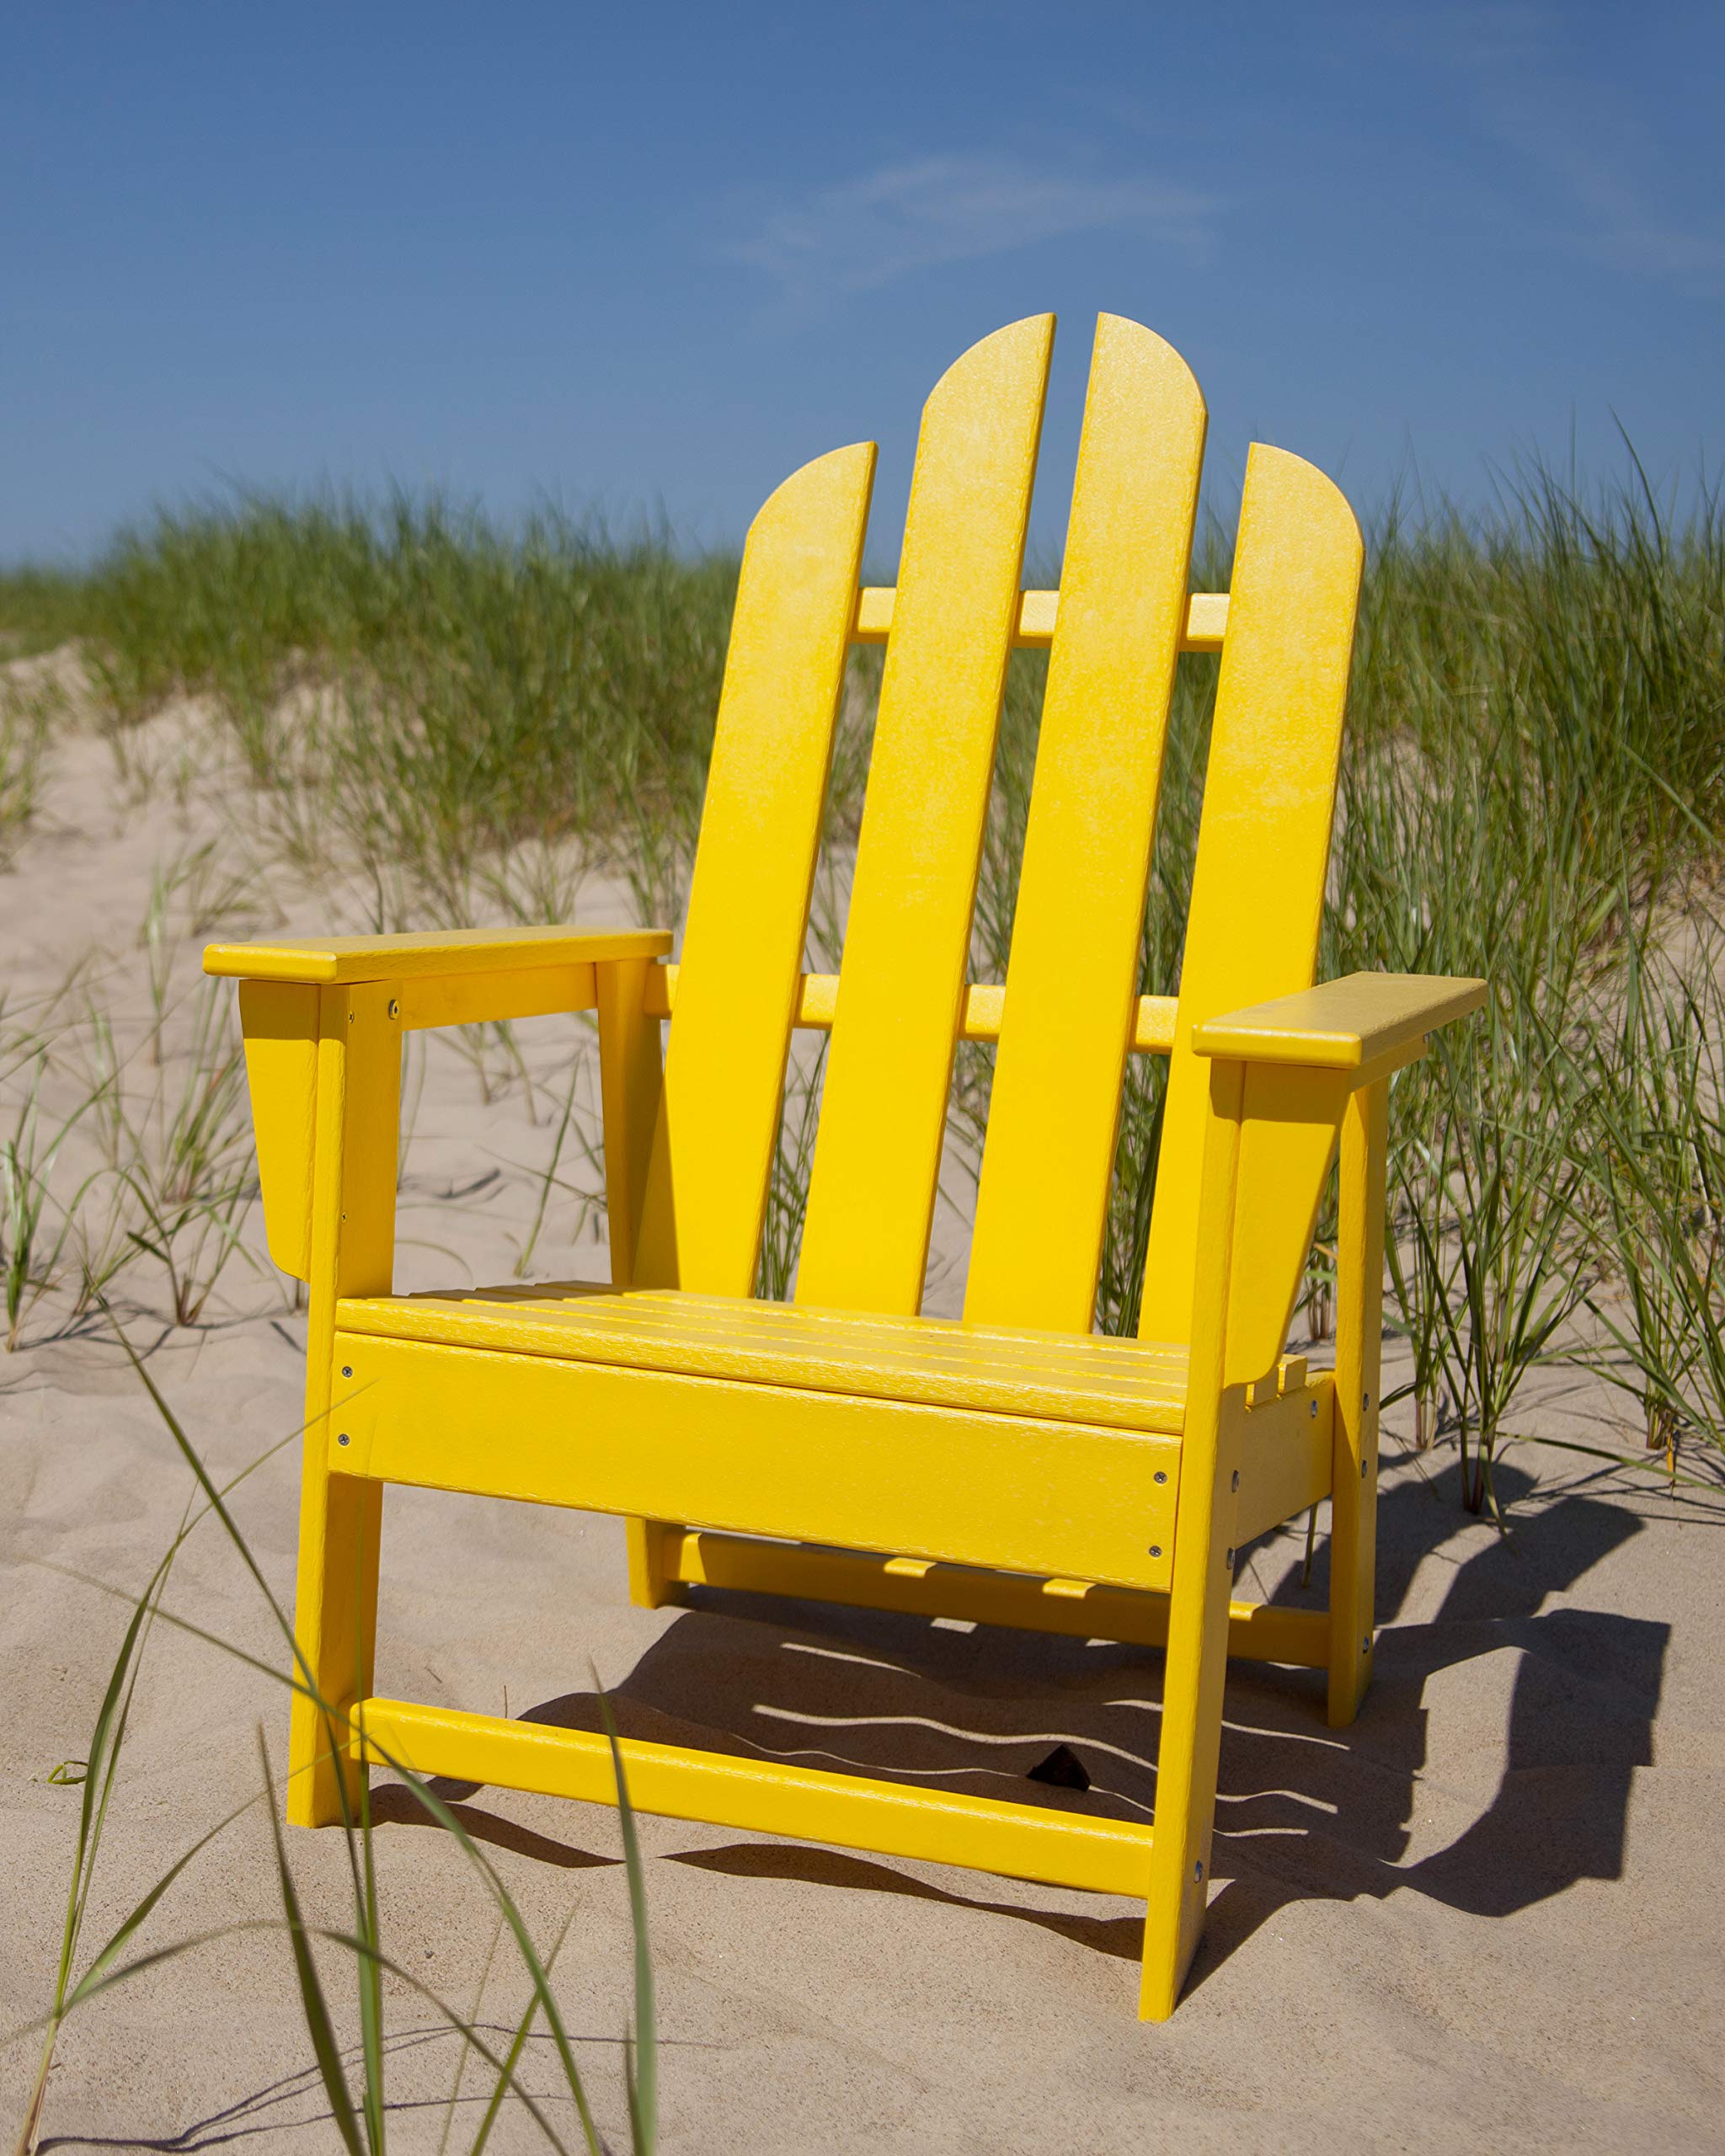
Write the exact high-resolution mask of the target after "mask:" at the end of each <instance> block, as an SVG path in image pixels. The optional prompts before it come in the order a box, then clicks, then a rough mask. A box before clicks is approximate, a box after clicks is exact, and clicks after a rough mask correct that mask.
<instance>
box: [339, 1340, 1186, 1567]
mask: <svg viewBox="0 0 1725 2156" xmlns="http://www.w3.org/2000/svg"><path fill="white" fill-rule="evenodd" d="M335 1360H336V1367H337V1369H351V1370H352V1372H353V1376H352V1377H351V1379H342V1378H339V1377H338V1379H337V1380H336V1388H337V1389H336V1392H335V1396H334V1397H335V1410H336V1412H335V1414H334V1422H335V1423H336V1425H337V1427H336V1428H335V1430H334V1432H332V1433H331V1438H330V1443H329V1448H328V1460H329V1463H330V1465H332V1466H333V1467H339V1469H340V1470H341V1471H342V1472H343V1473H344V1474H352V1475H359V1476H370V1477H371V1478H373V1479H375V1480H377V1481H388V1482H407V1483H413V1484H416V1485H418V1486H421V1487H424V1488H429V1489H438V1490H466V1491H470V1492H473V1494H474V1495H475V1496H478V1497H515V1498H519V1499H521V1500H523V1501H525V1502H529V1503H534V1504H553V1505H568V1506H573V1507H575V1508H579V1509H580V1510H582V1511H589V1512H606V1513H634V1514H637V1515H638V1516H639V1517H641V1518H647V1519H684V1520H686V1521H687V1522H688V1523H689V1524H691V1525H692V1526H697V1527H722V1528H729V1529H733V1530H734V1531H735V1532H738V1533H740V1534H774V1535H781V1536H783V1537H785V1538H786V1539H787V1540H795V1541H801V1542H830V1543H834V1544H836V1545H849V1546H851V1547H853V1548H863V1549H870V1550H882V1549H889V1550H904V1551H905V1552H906V1553H907V1554H908V1555H911V1556H925V1557H942V1558H946V1559H948V1560H949V1561H953V1562H954V1563H958V1564H974V1565H999V1566H1003V1567H1004V1568H1005V1569H1006V1570H1007V1571H1009V1572H1061V1573H1071V1574H1072V1575H1074V1576H1075V1577H1080V1578H1083V1579H1094V1580H1100V1581H1105V1582H1110V1583H1112V1584H1114V1585H1116V1586H1121V1587H1150V1588H1163V1587H1166V1586H1167V1577H1168V1556H1167V1552H1168V1550H1169V1549H1170V1548H1171V1546H1172V1529H1173V1500H1174V1497H1175V1495H1176V1493H1177V1491H1178V1484H1179V1473H1180V1445H1179V1443H1178V1439H1176V1438H1168V1437H1157V1436H1152V1435H1149V1434H1144V1433H1138V1432H1135V1431H1127V1430H1121V1429H1118V1428H1102V1427H1097V1426H1093V1425H1091V1424H1087V1423H1082V1422H1054V1421H1050V1420H1047V1419H1043V1418H1039V1417H1033V1416H1028V1415H1001V1414H989V1413H985V1412H981V1411H980V1410H976V1409H959V1408H953V1407H930V1406H923V1405H921V1404H919V1403H915V1402H911V1401H901V1400H879V1399H872V1398H858V1397H853V1396H848V1395H846V1394H844V1393H837V1392H814V1391H803V1390H798V1389H796V1388H794V1387H793V1386H790V1385H747V1384H738V1383H736V1382H734V1381H732V1380H726V1379H718V1378H702V1377H686V1376H683V1375H681V1374H676V1375H673V1374H661V1373H659V1372H655V1371H649V1370H640V1369H627V1368H622V1367H619V1366H617V1365H612V1364H592V1363H572V1362H565V1361H563V1360H561V1359H558V1358H553V1357H550V1356H546V1355H522V1354H511V1353H506V1352H505V1351H502V1350H499V1349H495V1348H491V1349H474V1348H448V1347H442V1346H436V1345H432V1344H430V1343H425V1342H419V1341H403V1340H387V1339H383V1338H380V1337H377V1336H376V1335H368V1334H362V1333H357V1332H352V1331H342V1332H340V1333H339V1334H338V1335H337V1338H336V1357H335ZM343 1436H345V1437H346V1438H347V1440H348V1442H347V1443H346V1444H341V1443H340V1439H341V1438H342V1437H343ZM1158 1474H1161V1475H1162V1476H1163V1477H1164V1478H1165V1479H1164V1480H1163V1481H1161V1482H1158V1481H1156V1476H1157V1475H1158ZM1152 1549H1154V1550H1155V1551H1156V1555H1155V1556H1151V1550H1152Z"/></svg>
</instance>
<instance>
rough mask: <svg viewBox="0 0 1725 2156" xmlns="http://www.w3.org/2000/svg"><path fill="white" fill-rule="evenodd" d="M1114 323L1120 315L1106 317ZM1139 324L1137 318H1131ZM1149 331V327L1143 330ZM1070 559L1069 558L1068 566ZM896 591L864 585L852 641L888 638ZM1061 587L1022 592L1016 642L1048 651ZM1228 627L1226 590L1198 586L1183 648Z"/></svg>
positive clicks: (1206, 645)
mask: <svg viewBox="0 0 1725 2156" xmlns="http://www.w3.org/2000/svg"><path fill="white" fill-rule="evenodd" d="M1103 319H1104V320H1105V321H1109V322H1116V321H1119V319H1120V318H1119V316H1117V315H1108V316H1104V317H1103ZM1126 326H1127V327H1128V328H1133V329H1136V328H1138V324H1137V323H1128V324H1127V325H1126ZM1141 334H1144V335H1146V336H1147V335H1148V334H1150V333H1149V332H1148V331H1147V330H1146V331H1144V332H1142V333H1141ZM1070 566H1071V564H1070V563H1068V567H1069V568H1070ZM897 597H898V594H897V592H896V591H895V590H894V589H893V587H892V586H891V585H890V584H865V585H864V586H863V590H861V591H859V592H858V593H857V619H856V624H855V626H854V627H852V631H851V641H852V643H863V644H868V643H885V642H886V641H887V639H888V638H889V636H890V635H891V634H892V627H893V602H894V600H895V599H896V598H897ZM1059 621H1060V593H1059V592H1058V591H1021V592H1020V593H1019V595H1018V618H1017V622H1016V623H1015V625H1014V627H1013V629H1012V642H1013V643H1014V644H1015V645H1017V646H1019V647H1021V648H1027V649H1029V650H1032V651H1035V650H1046V649H1047V648H1048V646H1049V644H1051V643H1053V642H1054V639H1055V627H1056V626H1057V625H1058V622H1059ZM1227 629H1228V595H1227V593H1226V591H1194V593H1193V594H1192V595H1191V596H1190V597H1189V598H1188V600H1186V602H1185V611H1184V614H1183V617H1182V622H1181V630H1180V648H1181V650H1182V651H1220V649H1221V648H1222V639H1223V638H1224V637H1225V636H1226V634H1227Z"/></svg>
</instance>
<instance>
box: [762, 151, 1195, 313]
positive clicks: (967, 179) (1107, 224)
mask: <svg viewBox="0 0 1725 2156" xmlns="http://www.w3.org/2000/svg"><path fill="white" fill-rule="evenodd" d="M1215 209H1216V205H1215V200H1214V199H1213V198H1212V197H1210V196H1209V195H1200V194H1199V193H1197V192H1195V191H1194V189H1190V188H1184V187H1176V186H1171V185H1169V184H1167V183H1166V182H1164V181H1162V180H1159V179H1154V178H1152V177H1151V175H1150V174H1148V173H1131V174H1127V175H1124V176H1123V177H1121V178H1119V179H1087V178H1083V177H1080V176H1076V175H1073V174H1069V173H1059V172H1054V171H1048V170H1038V169H1036V168H1033V167H1031V166H1028V165H1024V164H1021V163H1014V162H1012V161H1011V160H1008V159H1005V158H998V157H959V156H948V157H921V158H918V159H916V160H915V161H913V162H911V163H902V164H889V165H884V166H883V167H881V168H880V169H879V171H876V172H871V173H864V174H863V175H862V176H861V177H860V178H858V179H850V180H846V181H844V182H843V183H841V184H840V185H838V186H836V187H830V188H827V189H824V190H822V191H821V192H820V193H819V194H817V195H811V196H810V197H809V200H807V201H805V202H803V203H800V204H798V205H796V206H794V207H789V206H788V207H785V208H782V209H779V210H776V211H773V212H772V214H771V215H770V216H767V218H766V220H765V221H764V222H763V223H762V224H761V226H760V227H759V228H758V230H757V231H756V232H754V233H753V234H751V235H750V237H747V238H745V239H742V240H739V241H736V242H734V243H732V244H731V245H729V247H727V248H725V249H724V253H725V255H726V257H727V259H729V260H731V261H734V262H741V263H745V264H748V265H749V266H750V268H751V269H755V270H759V271H761V274H762V275H764V276H766V277H767V278H770V279H771V280H772V282H773V284H774V285H775V286H777V288H778V292H779V295H780V296H781V297H782V299H784V300H787V301H789V302H793V303H795V302H808V301H810V300H813V299H815V298H818V297H820V296H824V295H831V294H837V293H843V292H862V291H877V290H879V287H880V286H883V285H889V284H891V283H893V282H894V281H895V280H897V279H898V278H900V277H904V276H907V275H910V274H911V272H913V271H915V270H929V269H935V268H938V267H939V266H940V265H941V264H945V263H954V262H972V261H975V260H977V259H980V258H982V257H984V256H987V255H994V254H1006V253H1011V252H1012V250H1013V249H1014V248H1021V247H1029V246H1033V245H1034V244H1035V243H1037V242H1039V241H1042V240H1050V239H1063V238H1066V237H1071V236H1072V235H1073V234H1076V233H1079V232H1103V231H1108V230H1112V229H1115V228H1119V227H1129V226H1135V227H1139V228H1140V230H1141V231H1143V232H1146V234H1148V235H1150V236H1151V237H1155V238H1156V239H1159V240H1163V241H1167V242H1172V243H1175V244H1178V245H1181V246H1185V247H1192V248H1202V247H1204V246H1205V245H1207V244H1208V243H1209V241H1210V237H1211V232H1212V228H1213V225H1214V221H1215Z"/></svg>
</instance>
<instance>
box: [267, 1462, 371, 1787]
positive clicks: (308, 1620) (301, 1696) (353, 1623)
mask: <svg viewBox="0 0 1725 2156" xmlns="http://www.w3.org/2000/svg"><path fill="white" fill-rule="evenodd" d="M320 1450H321V1447H319V1446H318V1445H317V1444H315V1442H314V1440H313V1439H312V1437H311V1436H310V1435H309V1434H308V1438H307V1451H308V1454H309V1455H311V1456H308V1458H307V1464H306V1475H305V1483H304V1487H303V1490H302V1497H301V1502H300V1562H299V1580H298V1587H297V1590H296V1597H295V1605H294V1636H295V1639H296V1642H297V1646H298V1667H297V1668H296V1671H295V1677H296V1686H298V1685H303V1684H304V1683H305V1680H306V1678H307V1675H308V1674H309V1677H310V1680H311V1684H312V1686H313V1687H315V1689H316V1692H317V1694H318V1696H317V1697H316V1698H312V1696H310V1695H309V1694H308V1693H307V1692H306V1691H305V1690H303V1689H296V1690H295V1693H294V1696H293V1708H292V1712H291V1718H290V1722H289V1728H288V1758H287V1764H288V1785H287V1817H288V1819H289V1821H290V1822H291V1823H292V1824H293V1825H295V1826H296V1827H333V1826H335V1825H338V1824H339V1822H340V1820H341V1818H342V1817H343V1812H344V1805H345V1808H346V1811H347V1813H348V1816H350V1817H351V1816H352V1814H353V1812H355V1809H356V1808H357V1806H358V1804H359V1801H360V1789H361V1785H362V1780H363V1777H364V1774H365V1769H364V1768H363V1767H360V1766H357V1765H355V1764H354V1762H353V1761H352V1760H351V1758H350V1757H349V1755H348V1737H347V1727H346V1723H345V1721H344V1711H345V1710H347V1709H349V1708H350V1707H351V1706H352V1705H353V1704H354V1703H355V1700H363V1699H366V1698H368V1697H369V1696H370V1694H371V1689H372V1675H371V1673H372V1663H373V1658H374V1655H375V1652H376V1646H377V1561H378V1552H379V1545H380V1541H381V1529H382V1518H383V1488H382V1484H381V1483H377V1482H366V1481H358V1480H356V1479H355V1478H354V1477H352V1476H345V1475H330V1474H328V1473H327V1472H325V1471H324V1470H323V1463H322V1460H321V1459H318V1458H317V1457H316V1454H317V1453H318V1451H320Z"/></svg>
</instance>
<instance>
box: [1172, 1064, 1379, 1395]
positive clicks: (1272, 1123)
mask: <svg viewBox="0 0 1725 2156" xmlns="http://www.w3.org/2000/svg"><path fill="white" fill-rule="evenodd" d="M1203 1067H1204V1066H1203V1065H1199V1068H1200V1069H1202V1068H1203ZM1213 1067H1214V1068H1215V1069H1216V1070H1220V1069H1221V1068H1222V1067H1223V1066H1222V1065H1220V1063H1218V1064H1217V1065H1214V1066H1213ZM1232 1067H1233V1068H1234V1069H1236V1070H1240V1071H1241V1073H1242V1077H1241V1086H1242V1107H1241V1121H1240V1193H1241V1195H1240V1211H1239V1214H1238V1218H1237V1221H1236V1229H1235V1235H1236V1243H1235V1251H1234V1261H1235V1262H1234V1267H1233V1271H1232V1273H1231V1276H1230V1284H1229V1300H1228V1348H1227V1354H1226V1358H1225V1364H1224V1378H1225V1382H1226V1383H1227V1384H1229V1385H1244V1384H1247V1383H1249V1382H1250V1381H1251V1380H1252V1379H1254V1378H1260V1377H1262V1376H1263V1374H1264V1372H1265V1371H1266V1370H1269V1369H1274V1367H1275V1365H1276V1363H1277V1361H1278V1360H1279V1358H1280V1356H1281V1353H1282V1348H1283V1346H1284V1342H1286V1340H1287V1337H1288V1323H1289V1320H1290V1318H1291V1317H1292V1315H1293V1312H1294V1305H1295V1299H1296V1298H1297V1297H1298V1294H1299V1292H1300V1278H1301V1276H1302V1275H1303V1273H1304V1272H1305V1269H1306V1257H1307V1255H1308V1254H1309V1252H1310V1251H1311V1238H1312V1234H1313V1230H1315V1229H1316V1225H1317V1213H1318V1206H1319V1204H1320V1203H1321V1202H1322V1198H1323V1193H1324V1185H1325V1182H1326V1179H1327V1177H1328V1175H1329V1171H1330V1163H1331V1161H1332V1160H1333V1159H1334V1158H1335V1154H1336V1141H1337V1138H1338V1134H1339V1133H1340V1131H1341V1128H1342V1111H1343V1108H1344V1107H1346V1105H1347V1102H1348V1091H1349V1080H1348V1074H1347V1073H1346V1072H1343V1071H1336V1070H1303V1069H1300V1068H1299V1067H1298V1066H1297V1065H1281V1064H1267V1065H1258V1064H1247V1065H1244V1066H1243V1067H1242V1066H1241V1065H1233V1066H1232ZM1201 1232H1202V1229H1201V1228H1200V1233H1201Z"/></svg>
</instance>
